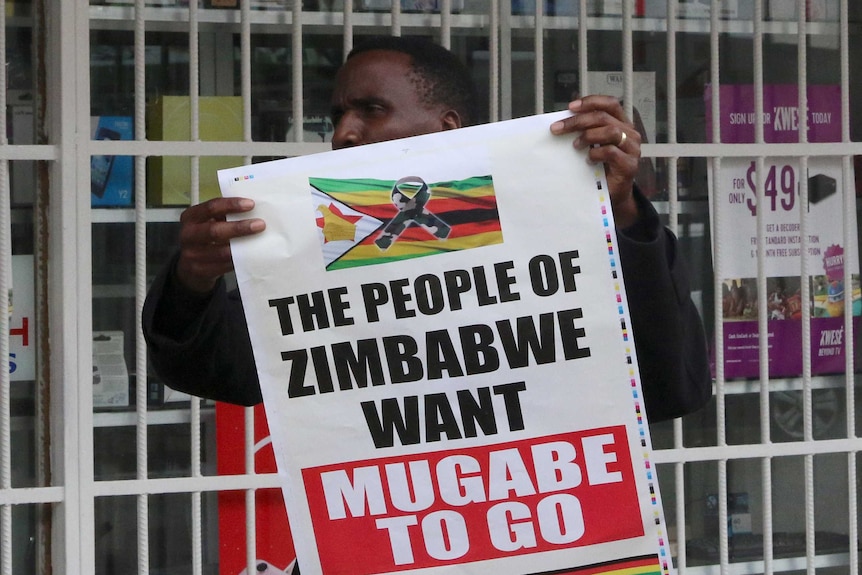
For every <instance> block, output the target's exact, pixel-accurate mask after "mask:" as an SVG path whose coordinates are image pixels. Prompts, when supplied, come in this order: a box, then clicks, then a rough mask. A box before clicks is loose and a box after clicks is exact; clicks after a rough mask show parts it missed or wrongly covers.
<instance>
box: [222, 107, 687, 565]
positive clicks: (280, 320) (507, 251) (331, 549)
mask: <svg viewBox="0 0 862 575" xmlns="http://www.w3.org/2000/svg"><path fill="white" fill-rule="evenodd" d="M566 115H568V112H563V113H557V114H548V115H544V116H536V117H530V118H523V119H519V120H512V121H509V122H501V123H497V124H491V125H486V126H479V127H473V128H463V129H459V130H453V131H448V132H443V133H439V134H433V135H428V136H419V137H415V138H408V139H403V140H397V141H392V142H386V143H382V144H375V145H372V146H361V147H358V148H352V149H346V150H340V151H335V152H327V153H323V154H316V155H311V156H304V157H300V158H292V159H287V160H279V161H275V162H269V163H263V164H256V165H252V166H245V167H241V168H235V169H230V170H223V171H220V172H219V181H220V185H221V188H222V193H223V194H224V195H226V196H240V197H249V198H253V199H254V200H255V202H256V207H255V209H254V211H252V212H250V213H248V214H245V216H246V217H262V218H264V219H265V220H266V222H267V228H266V231H265V232H263V233H262V234H259V235H257V236H254V237H248V238H243V239H240V240H237V241H235V242H234V243H233V244H232V248H233V257H234V262H235V265H236V271H237V278H238V281H239V286H240V291H241V293H242V298H243V304H244V307H245V311H246V316H247V319H248V325H249V332H250V334H251V341H252V346H253V347H254V353H255V360H256V362H257V367H258V372H259V375H260V381H261V388H262V392H263V397H264V403H265V406H266V414H267V420H268V422H269V426H270V430H271V432H272V439H273V445H274V449H275V455H276V462H277V465H278V469H279V473H280V475H281V476H282V478H283V488H284V494H285V501H286V506H287V511H288V516H289V517H290V524H291V530H292V532H293V535H294V540H295V544H296V550H297V557H298V561H299V564H300V565H301V568H302V572H303V574H313V573H347V572H349V573H352V574H371V573H398V572H414V571H416V572H418V571H422V572H423V573H431V572H434V573H438V572H439V573H459V574H462V573H497V574H501V575H506V574H524V573H541V572H555V573H667V572H670V570H671V569H672V566H671V565H670V552H669V549H668V539H667V533H666V526H665V523H664V518H663V514H662V510H661V499H660V496H659V491H658V482H657V477H656V476H655V474H654V470H653V467H652V465H651V464H650V443H649V430H648V428H647V424H646V421H645V418H644V417H643V416H642V411H641V407H642V405H643V402H642V399H641V390H640V383H639V379H638V370H637V361H636V358H635V357H634V345H633V341H632V334H631V330H630V328H629V320H628V311H627V308H626V298H625V293H624V286H623V281H622V276H621V274H620V264H619V260H618V255H617V248H616V236H615V233H614V230H613V220H612V218H611V208H610V198H609V197H608V195H607V191H606V184H605V182H604V172H603V166H601V165H590V164H589V163H588V162H587V160H586V154H585V152H578V151H576V150H574V149H573V147H572V138H565V137H555V136H552V135H551V134H550V131H549V126H550V124H551V123H552V122H553V121H554V120H556V119H560V118H562V117H564V116H566Z"/></svg>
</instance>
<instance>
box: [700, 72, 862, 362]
mask: <svg viewBox="0 0 862 575" xmlns="http://www.w3.org/2000/svg"><path fill="white" fill-rule="evenodd" d="M763 93H764V96H763V97H764V106H763V110H764V114H763V123H764V126H763V127H764V140H765V141H766V142H767V143H795V142H798V141H799V135H798V128H799V124H798V118H799V108H798V97H797V87H796V85H768V86H764V88H763ZM719 97H720V110H721V116H720V121H721V141H722V142H723V143H747V142H753V141H754V87H753V86H750V85H729V86H721V88H720V93H719ZM711 99H712V92H711V90H710V89H709V87H707V90H706V109H707V110H709V109H710V106H711V105H712V104H711ZM807 99H808V109H809V111H808V126H809V129H808V140H809V142H838V141H840V140H841V113H840V112H841V107H840V106H841V93H840V87H839V86H833V85H815V86H809V87H808V94H807ZM710 124H711V122H710V115H709V114H707V133H710V131H711V129H712V128H711V125H710ZM755 165H756V161H755V158H753V157H752V158H723V159H722V161H721V170H720V173H719V174H718V176H717V177H715V174H710V176H711V182H710V186H709V189H710V193H711V194H718V200H719V201H718V202H715V201H711V205H713V206H716V210H717V211H718V212H719V213H718V214H717V217H714V218H713V230H714V233H715V234H716V237H717V238H719V241H720V242H721V249H722V257H721V258H720V260H719V264H718V265H719V266H720V267H718V268H717V269H716V275H717V276H719V277H720V278H721V283H722V315H723V320H724V321H723V326H724V342H723V345H724V369H725V377H728V378H747V377H757V376H758V375H759V364H760V360H759V340H758V325H757V318H758V306H759V305H760V304H759V299H758V293H757V289H758V288H757V265H758V261H757V247H758V246H757V242H758V234H757V219H756V217H757V210H759V209H762V210H763V217H764V219H765V223H766V231H765V235H764V237H763V241H764V242H765V246H764V249H765V262H764V264H765V269H766V276H767V280H766V290H767V294H766V305H767V317H768V322H767V324H768V330H769V363H770V365H769V374H770V377H794V376H799V375H801V374H802V323H801V318H802V308H803V306H809V309H810V310H811V366H812V373H814V374H829V373H840V372H843V371H844V362H845V359H844V353H845V337H844V313H845V312H844V310H845V307H847V306H849V308H850V311H851V313H852V315H853V325H854V330H855V329H858V327H857V326H858V322H859V316H860V313H862V299H860V287H859V258H858V253H857V247H856V241H855V239H854V241H853V242H851V243H850V245H845V241H844V229H843V225H842V224H843V222H844V212H845V210H844V207H843V201H844V200H843V197H842V196H843V194H844V189H845V185H850V186H851V187H852V185H853V183H852V182H850V183H847V184H846V183H845V182H844V181H843V177H842V170H841V158H836V157H811V158H809V160H808V172H807V173H805V174H801V173H800V171H799V170H800V168H799V162H798V160H797V159H796V158H782V157H771V158H766V160H765V161H764V174H763V182H764V199H765V205H763V206H760V205H758V204H757V197H756V192H755V186H756V184H755V182H756V173H755V169H756V168H755ZM803 178H804V179H805V180H806V181H807V184H808V201H807V205H805V206H802V205H801V203H802V202H801V201H800V199H799V189H800V183H801V181H802V180H803ZM802 209H805V210H806V211H807V213H808V220H807V234H806V235H807V251H808V256H809V260H808V261H809V276H808V277H804V278H803V277H801V270H802V267H801V266H802V263H801V257H802V255H801V254H802V237H801V234H800V217H801V210H802ZM713 215H714V216H716V214H713ZM850 237H852V238H856V221H855V218H853V219H852V229H851V230H850ZM848 266H849V268H850V272H851V276H850V277H851V282H850V285H845V273H844V270H845V268H846V267H848ZM803 281H805V282H808V284H809V288H810V289H809V293H810V298H809V301H807V302H805V301H802V299H801V295H802V286H801V282H803Z"/></svg>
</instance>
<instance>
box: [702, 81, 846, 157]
mask: <svg viewBox="0 0 862 575" xmlns="http://www.w3.org/2000/svg"><path fill="white" fill-rule="evenodd" d="M704 100H705V102H706V110H707V114H706V133H707V134H711V133H712V115H711V114H710V113H709V110H711V109H712V90H711V88H710V86H709V85H707V87H706V91H705V92H704ZM719 110H720V118H719V121H720V122H721V142H722V143H723V144H747V143H752V142H754V120H755V118H754V86H752V85H751V84H733V85H729V86H720V87H719ZM763 139H764V141H765V142H766V143H768V144H792V143H796V142H799V97H798V91H797V87H796V85H795V84H769V85H766V86H764V87H763ZM808 141H809V142H840V141H841V86H837V85H831V84H829V85H814V86H808Z"/></svg>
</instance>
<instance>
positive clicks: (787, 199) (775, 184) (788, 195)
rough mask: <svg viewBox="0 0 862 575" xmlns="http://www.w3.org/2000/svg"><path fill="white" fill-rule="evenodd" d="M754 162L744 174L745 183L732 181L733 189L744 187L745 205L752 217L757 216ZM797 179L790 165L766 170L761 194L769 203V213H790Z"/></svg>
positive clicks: (770, 167) (794, 197) (794, 200)
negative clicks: (746, 192)
mask: <svg viewBox="0 0 862 575" xmlns="http://www.w3.org/2000/svg"><path fill="white" fill-rule="evenodd" d="M756 167H757V165H756V162H751V163H750V164H749V167H748V170H747V171H746V173H745V181H744V182H742V181H740V180H739V179H738V178H737V179H736V180H734V182H733V187H734V188H737V187H739V188H742V187H743V186H746V188H747V191H748V192H749V193H748V199H747V200H746V202H745V203H746V205H747V206H748V210H749V211H750V212H751V215H752V216H757V186H756V185H755V179H756V178H755V169H756ZM797 182H798V178H797V176H796V169H795V168H794V166H792V165H790V164H785V165H783V166H776V165H771V166H769V169H768V170H767V174H766V180H765V181H764V191H763V194H764V196H765V197H766V199H767V201H768V202H769V204H768V207H769V210H770V211H773V212H774V211H776V210H782V211H785V212H789V211H791V210H792V209H793V208H794V206H795V205H796V194H797V188H798V184H797Z"/></svg>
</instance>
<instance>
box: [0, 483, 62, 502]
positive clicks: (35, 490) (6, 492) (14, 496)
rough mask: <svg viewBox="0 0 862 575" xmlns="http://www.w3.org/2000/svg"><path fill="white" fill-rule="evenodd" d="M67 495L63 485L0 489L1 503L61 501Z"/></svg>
mask: <svg viewBox="0 0 862 575" xmlns="http://www.w3.org/2000/svg"><path fill="white" fill-rule="evenodd" d="M65 496H66V490H65V489H64V488H63V487H22V488H17V489H15V488H13V489H0V505H26V504H34V503H61V502H62V501H63V500H64V499H65Z"/></svg>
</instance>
